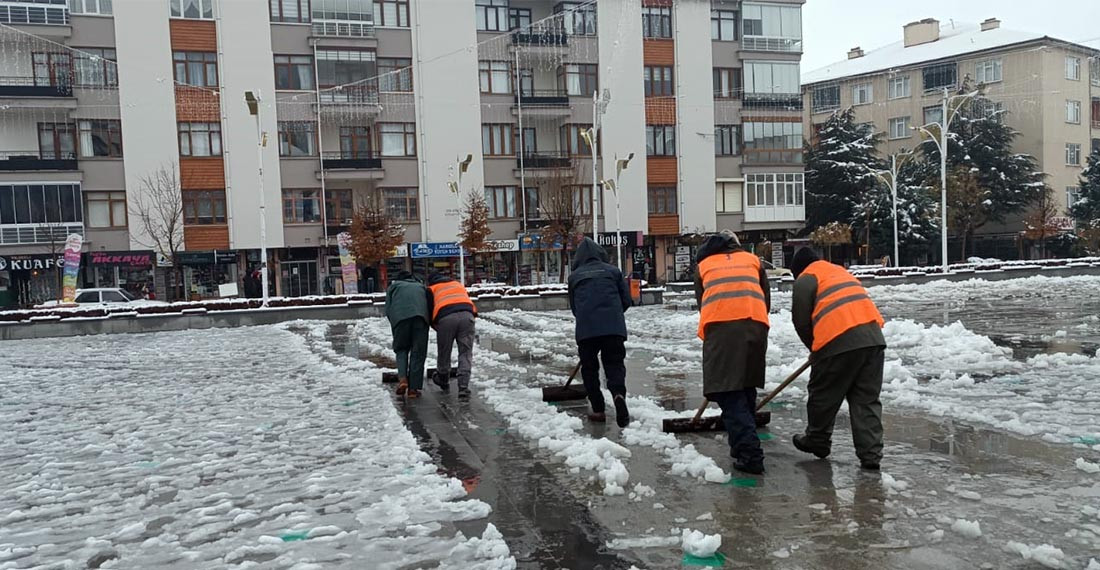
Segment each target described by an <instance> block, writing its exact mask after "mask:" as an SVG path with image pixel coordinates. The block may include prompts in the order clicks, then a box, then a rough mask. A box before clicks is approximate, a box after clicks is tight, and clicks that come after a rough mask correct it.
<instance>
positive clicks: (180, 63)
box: [172, 51, 218, 87]
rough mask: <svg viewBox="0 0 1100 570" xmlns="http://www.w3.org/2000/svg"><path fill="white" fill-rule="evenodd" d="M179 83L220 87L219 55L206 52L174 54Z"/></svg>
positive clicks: (178, 52)
mask: <svg viewBox="0 0 1100 570" xmlns="http://www.w3.org/2000/svg"><path fill="white" fill-rule="evenodd" d="M172 63H173V64H174V69H175V79H176V82H177V83H182V84H184V85H193V86H195V87H217V86H218V54H216V53H214V52H212V51H211V52H205V51H177V52H172Z"/></svg>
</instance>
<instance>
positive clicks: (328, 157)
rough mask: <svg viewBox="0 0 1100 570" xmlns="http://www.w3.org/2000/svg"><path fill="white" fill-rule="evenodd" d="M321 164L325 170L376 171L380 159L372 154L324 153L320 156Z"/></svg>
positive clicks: (379, 164) (379, 166) (380, 166)
mask: <svg viewBox="0 0 1100 570" xmlns="http://www.w3.org/2000/svg"><path fill="white" fill-rule="evenodd" d="M321 164H322V166H323V167H324V169H325V170H378V169H380V168H382V158H381V157H380V156H379V155H377V154H375V153H373V152H370V153H367V152H357V153H347V152H326V153H324V154H322V155H321Z"/></svg>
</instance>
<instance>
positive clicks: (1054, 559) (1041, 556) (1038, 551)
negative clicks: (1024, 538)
mask: <svg viewBox="0 0 1100 570" xmlns="http://www.w3.org/2000/svg"><path fill="white" fill-rule="evenodd" d="M1005 550H1007V551H1008V552H1015V553H1017V554H1019V555H1020V556H1022V557H1023V559H1024V560H1033V561H1035V562H1037V563H1039V564H1042V565H1043V566H1045V567H1047V568H1054V569H1056V570H1057V569H1060V568H1064V567H1065V566H1064V565H1063V562H1065V560H1066V555H1065V553H1063V552H1062V549H1061V548H1055V547H1053V546H1051V545H1049V544H1040V545H1039V546H1029V545H1027V544H1022V543H1019V542H1014V541H1011V540H1010V541H1008V544H1005ZM1090 567H1091V565H1090Z"/></svg>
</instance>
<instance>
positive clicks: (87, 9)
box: [69, 0, 113, 16]
mask: <svg viewBox="0 0 1100 570" xmlns="http://www.w3.org/2000/svg"><path fill="white" fill-rule="evenodd" d="M111 4H112V0H69V12H72V13H73V14H84V15H92V14H98V15H100V16H109V15H111V14H112V13H113V7H112V6H111Z"/></svg>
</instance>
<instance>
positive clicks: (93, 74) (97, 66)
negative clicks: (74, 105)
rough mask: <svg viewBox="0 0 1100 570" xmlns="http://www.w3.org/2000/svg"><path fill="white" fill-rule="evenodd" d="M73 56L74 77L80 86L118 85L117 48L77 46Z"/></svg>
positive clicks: (76, 83)
mask: <svg viewBox="0 0 1100 570" xmlns="http://www.w3.org/2000/svg"><path fill="white" fill-rule="evenodd" d="M74 52H75V55H74V56H73V68H74V69H73V71H74V72H75V73H74V74H73V78H74V80H75V85H77V86H78V87H118V64H116V63H115V62H116V61H117V58H116V56H115V50H113V49H104V48H76V49H75V50H74Z"/></svg>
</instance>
